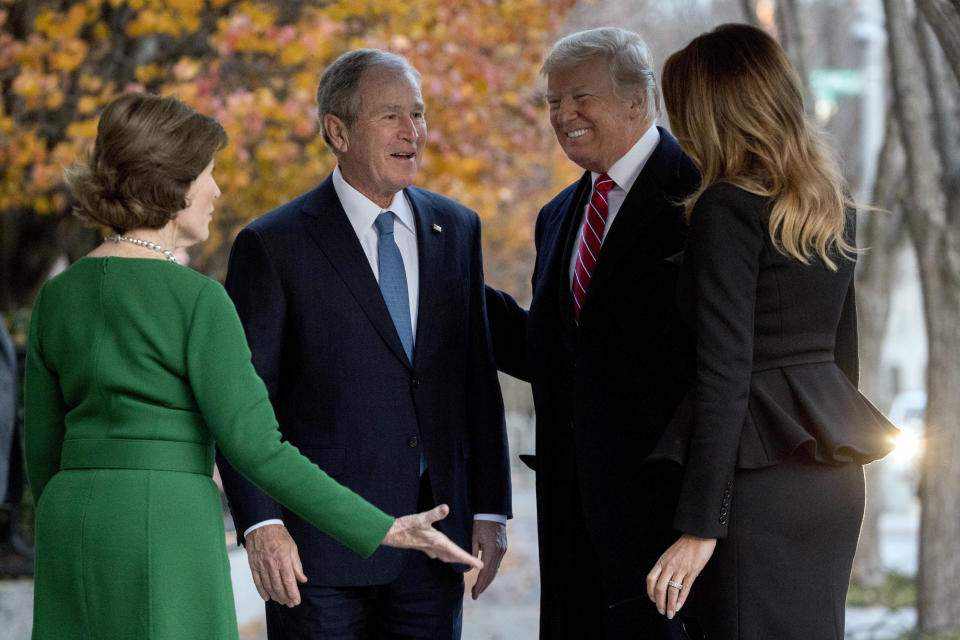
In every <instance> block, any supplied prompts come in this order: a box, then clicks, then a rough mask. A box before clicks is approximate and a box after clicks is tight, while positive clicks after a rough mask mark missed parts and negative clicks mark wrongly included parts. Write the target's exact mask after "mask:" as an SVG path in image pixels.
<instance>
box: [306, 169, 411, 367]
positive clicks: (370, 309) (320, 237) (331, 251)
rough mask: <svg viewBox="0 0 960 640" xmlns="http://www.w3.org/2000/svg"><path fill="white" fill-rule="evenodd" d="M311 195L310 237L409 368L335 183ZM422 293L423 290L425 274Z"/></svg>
mask: <svg viewBox="0 0 960 640" xmlns="http://www.w3.org/2000/svg"><path fill="white" fill-rule="evenodd" d="M311 196H312V197H310V198H308V199H307V200H306V201H305V202H304V207H303V213H304V214H305V215H307V216H308V217H309V218H310V219H311V220H310V222H311V224H307V225H306V227H307V230H308V231H309V233H310V237H311V238H312V239H313V241H314V242H315V243H316V244H317V245H318V246H319V247H320V250H321V251H322V252H323V253H324V255H325V256H326V257H327V259H328V260H329V262H330V264H331V265H332V266H333V269H334V270H335V271H336V272H337V274H338V275H339V276H340V278H341V279H342V280H343V282H344V284H346V285H347V288H348V289H349V290H350V292H351V293H352V294H353V297H354V299H356V301H357V303H358V304H359V305H360V308H361V309H363V312H364V314H366V316H367V318H368V319H369V320H370V322H371V324H373V326H374V328H375V329H376V330H377V333H379V334H380V336H381V337H382V338H383V340H384V342H386V343H387V346H388V347H389V348H390V350H391V351H393V353H394V355H396V356H397V357H398V358H399V359H400V360H401V361H403V362H404V363H406V364H407V365H409V364H410V362H409V361H408V359H407V354H406V353H404V350H403V344H402V343H401V342H400V336H398V335H397V329H396V327H395V326H394V324H393V319H392V318H391V317H390V312H389V310H388V309H387V304H386V303H385V302H384V301H383V294H382V293H381V292H380V285H379V284H377V279H376V278H375V277H374V275H373V272H372V271H371V270H370V262H369V261H368V260H367V256H366V254H364V252H363V248H362V247H361V246H360V241H359V240H358V239H357V234H356V233H355V232H354V230H353V227H352V226H350V221H349V220H348V219H347V214H346V212H345V211H344V210H343V205H341V204H340V199H339V198H338V197H337V192H336V190H335V189H334V188H333V180H332V179H331V178H330V177H328V178H327V179H326V180H325V181H324V182H323V183H322V184H321V185H320V186H319V187H317V188H316V189H315V190H314V191H313V192H312V193H311ZM420 290H421V292H422V291H423V283H422V275H421V285H420ZM421 295H422V293H421Z"/></svg>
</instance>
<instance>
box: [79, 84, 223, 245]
mask: <svg viewBox="0 0 960 640" xmlns="http://www.w3.org/2000/svg"><path fill="white" fill-rule="evenodd" d="M226 144H227V134H226V132H225V131H224V130H223V127H222V126H220V123H219V122H217V121H216V120H215V119H214V118H211V117H210V116H206V115H203V114H200V113H197V112H196V111H194V110H193V109H191V108H190V107H188V106H187V105H185V104H184V103H182V102H180V101H179V100H177V99H176V98H173V97H167V98H161V97H159V96H152V95H148V94H142V93H127V94H124V95H121V96H119V97H118V98H116V99H114V100H113V101H112V102H111V103H110V104H109V105H107V108H106V109H104V111H103V114H102V115H101V116H100V122H99V123H98V124H97V140H96V142H95V143H94V147H93V153H92V154H91V155H90V157H89V158H88V159H85V160H81V161H79V162H77V163H75V164H73V165H72V166H71V167H70V168H68V169H67V171H66V181H67V184H68V185H69V186H70V188H71V190H72V191H73V195H74V197H75V198H76V206H75V207H74V212H75V213H76V214H77V215H78V216H79V217H81V218H83V219H85V220H88V221H90V222H93V223H96V224H101V225H104V226H107V227H110V228H112V229H113V230H114V231H115V232H117V233H123V232H126V231H128V230H130V229H138V228H147V229H159V228H161V227H163V226H164V225H165V224H166V223H167V222H168V221H169V220H170V219H171V218H173V216H174V214H176V213H177V212H178V211H180V210H181V209H184V208H186V207H187V202H186V195H187V191H188V190H189V189H190V184H191V183H192V182H193V181H194V180H195V179H196V178H197V176H199V175H200V173H201V172H203V170H204V169H205V168H206V166H207V165H208V164H210V161H211V160H212V159H213V154H214V153H216V152H217V151H218V150H220V149H222V148H223V147H224V146H225V145H226Z"/></svg>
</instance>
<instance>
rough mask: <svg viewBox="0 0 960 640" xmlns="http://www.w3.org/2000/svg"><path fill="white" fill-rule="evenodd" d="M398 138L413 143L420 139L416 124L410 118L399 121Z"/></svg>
mask: <svg viewBox="0 0 960 640" xmlns="http://www.w3.org/2000/svg"><path fill="white" fill-rule="evenodd" d="M399 135H400V138H401V139H402V140H407V141H414V140H416V139H417V138H419V137H420V131H419V130H418V129H417V123H416V122H415V121H414V119H413V118H411V117H406V118H402V119H401V123H400V131H399Z"/></svg>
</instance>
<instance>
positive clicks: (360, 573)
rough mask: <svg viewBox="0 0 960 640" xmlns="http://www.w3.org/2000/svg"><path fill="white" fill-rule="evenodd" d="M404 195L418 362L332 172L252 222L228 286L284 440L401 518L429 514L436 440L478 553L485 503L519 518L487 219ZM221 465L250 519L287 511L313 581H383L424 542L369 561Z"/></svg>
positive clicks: (432, 198)
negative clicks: (488, 297)
mask: <svg viewBox="0 0 960 640" xmlns="http://www.w3.org/2000/svg"><path fill="white" fill-rule="evenodd" d="M406 194H407V197H408V198H409V200H410V203H411V204H412V206H413V211H414V217H415V219H416V226H417V246H418V254H419V261H420V303H419V304H420V306H419V314H418V322H417V333H416V340H415V351H414V358H413V362H412V363H411V362H409V361H408V360H407V357H406V355H405V354H404V351H403V346H402V345H401V343H400V338H399V337H398V335H397V332H396V329H395V328H394V325H393V321H392V320H391V318H390V314H389V312H388V310H387V306H386V304H385V303H384V301H383V296H382V295H381V293H380V288H379V285H378V284H377V281H376V278H375V277H374V275H373V272H372V270H371V269H370V264H369V262H368V261H367V258H366V256H365V255H364V253H363V249H362V248H361V246H360V242H359V241H358V239H357V236H356V233H355V232H354V230H353V228H352V227H351V226H350V223H349V221H348V219H347V216H346V213H345V212H344V211H343V207H342V206H341V204H340V201H339V199H338V198H337V195H336V191H335V190H334V187H333V182H332V179H331V178H330V177H328V178H327V179H326V180H325V181H324V182H323V183H322V184H321V185H320V186H319V187H317V188H316V189H314V190H313V191H310V192H309V193H306V194H304V195H302V196H300V197H299V198H296V199H295V200H292V201H291V202H289V203H287V204H285V205H283V206H281V207H279V208H278V209H276V210H274V211H272V212H270V213H268V214H266V215H264V216H262V217H260V218H258V219H257V220H255V221H254V222H252V223H251V224H250V225H249V226H248V227H246V228H245V229H244V230H243V231H241V232H240V234H239V235H238V236H237V239H236V241H235V243H234V245H233V250H232V252H231V254H230V266H229V270H228V274H227V281H226V287H227V291H228V292H229V293H230V296H231V297H232V298H233V300H234V302H235V303H236V305H237V311H238V312H239V314H240V318H241V320H242V321H243V324H244V327H245V329H246V333H247V340H248V341H249V343H250V349H251V351H252V352H253V363H254V366H255V367H256V369H257V372H258V373H259V374H260V376H261V377H262V378H263V379H264V382H266V385H267V389H268V391H269V392H270V398H271V400H272V402H273V405H274V408H275V410H276V412H277V419H278V421H279V423H280V430H281V432H282V433H283V435H284V438H285V439H287V440H289V441H290V442H291V443H293V444H294V445H296V446H297V447H298V448H299V449H300V450H301V451H302V452H303V453H304V454H305V455H306V456H307V457H309V458H310V459H311V460H313V461H314V462H316V463H317V464H318V465H319V466H320V467H321V468H323V469H324V470H326V471H327V473H329V474H330V475H331V476H333V477H334V478H335V479H337V480H338V481H340V482H341V483H342V484H344V485H346V486H348V487H350V488H351V489H353V490H354V491H356V492H358V493H359V494H360V495H362V496H363V497H365V498H366V499H368V500H369V501H371V502H372V503H374V504H375V505H377V506H378V507H380V508H381V509H383V510H384V511H386V512H387V513H390V514H393V515H404V514H408V513H413V512H415V511H416V507H417V492H418V483H419V458H420V452H421V451H423V453H424V455H425V457H426V462H427V466H428V469H429V477H430V480H431V484H432V489H433V495H434V498H435V499H436V501H437V503H446V504H448V505H450V515H449V516H448V517H447V518H446V519H445V520H444V521H442V522H441V523H440V525H439V527H440V529H441V530H442V531H443V532H444V533H445V534H447V535H448V536H449V537H450V538H451V539H452V540H454V541H455V542H456V543H457V544H459V545H460V546H461V547H463V548H465V549H467V550H469V549H470V541H471V532H472V527H473V515H474V514H475V513H498V514H504V515H510V478H509V466H508V461H507V443H506V434H505V429H504V422H503V401H502V399H501V396H500V388H499V385H498V382H497V378H496V369H495V367H494V363H493V358H492V354H491V351H490V346H489V332H488V329H487V325H486V319H485V318H486V315H485V311H484V295H483V290H484V288H483V273H482V262H481V254H480V221H479V218H478V217H477V215H476V214H475V213H473V212H472V211H470V210H469V209H467V208H465V207H463V206H461V205H459V204H457V203H456V202H454V201H452V200H449V199H447V198H444V197H442V196H439V195H437V194H434V193H431V192H429V191H425V190H423V189H418V188H415V187H410V188H408V189H406ZM434 225H437V226H439V227H440V229H441V230H440V231H437V230H436V229H435V228H434ZM218 462H219V464H220V465H221V467H220V468H221V474H222V475H223V480H224V488H225V489H226V493H227V496H228V498H229V501H230V505H231V508H232V511H233V516H234V522H235V524H236V527H237V531H238V532H242V531H244V530H245V529H246V528H247V527H249V526H250V525H252V524H255V523H257V522H260V521H262V520H265V519H269V518H282V519H283V520H284V522H285V524H286V526H287V528H288V529H289V530H290V533H291V534H292V535H293V537H294V539H295V540H296V542H297V545H298V547H299V551H300V556H301V559H302V561H303V566H304V571H305V573H306V574H307V576H308V577H309V578H310V580H311V582H312V583H313V584H321V585H328V586H350V585H372V584H383V583H386V582H389V581H391V580H393V579H394V578H395V577H396V576H397V575H398V574H399V572H400V570H401V568H402V567H403V564H404V561H405V554H407V553H412V552H409V551H403V550H398V549H390V548H384V547H381V548H380V549H379V550H378V551H376V552H375V553H374V555H373V556H371V557H370V558H369V559H367V560H362V559H361V558H360V557H359V556H357V555H354V554H353V553H351V552H350V551H349V550H347V548H346V547H343V546H341V545H339V544H337V543H336V542H334V541H333V540H332V539H330V538H328V537H327V536H326V535H324V534H323V533H321V532H320V531H319V530H317V529H315V528H313V527H312V526H310V525H309V524H308V523H306V522H305V521H303V520H301V519H300V518H299V517H297V516H296V515H294V514H292V513H290V512H288V511H287V510H286V509H284V508H283V507H281V506H280V505H279V504H277V503H275V502H274V501H273V500H271V499H270V498H269V497H268V496H266V494H264V493H262V492H261V491H259V490H258V489H257V488H256V487H254V486H253V485H251V484H250V483H249V482H247V481H246V480H245V479H243V478H242V477H240V476H238V475H237V473H236V472H235V471H233V470H232V469H231V468H229V466H227V465H226V464H225V461H223V460H222V459H218Z"/></svg>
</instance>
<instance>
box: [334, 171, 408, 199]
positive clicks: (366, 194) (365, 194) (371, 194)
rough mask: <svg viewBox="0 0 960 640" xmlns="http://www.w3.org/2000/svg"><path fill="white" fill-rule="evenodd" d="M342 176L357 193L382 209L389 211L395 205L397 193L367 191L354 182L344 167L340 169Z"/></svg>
mask: <svg viewBox="0 0 960 640" xmlns="http://www.w3.org/2000/svg"><path fill="white" fill-rule="evenodd" d="M340 175H341V176H343V181H344V182H346V183H347V184H348V185H350V186H351V187H353V188H354V189H356V190H357V192H358V193H359V194H360V195H362V196H363V197H364V198H366V199H367V200H369V201H370V202H372V203H374V204H375V205H377V206H378V207H380V208H381V209H389V208H390V205H391V204H393V197H394V196H395V195H396V192H393V193H375V192H373V191H372V190H370V189H367V188H366V187H365V186H364V185H362V184H361V183H360V182H358V181H357V180H354V179H353V178H352V177H351V176H350V174H349V173H348V172H347V171H344V170H343V166H342V165H341V167H340Z"/></svg>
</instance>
